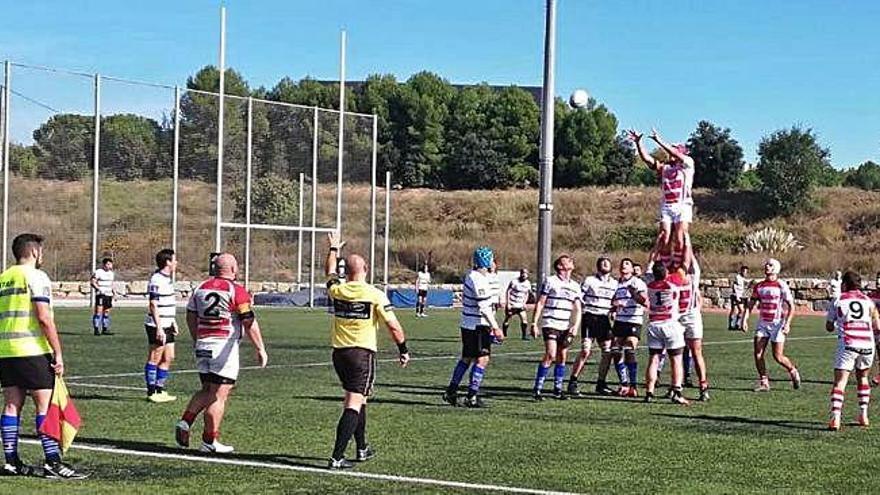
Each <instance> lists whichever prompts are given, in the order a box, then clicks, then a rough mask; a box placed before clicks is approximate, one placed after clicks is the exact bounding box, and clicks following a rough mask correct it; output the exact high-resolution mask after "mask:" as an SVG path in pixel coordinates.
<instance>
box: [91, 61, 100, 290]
mask: <svg viewBox="0 0 880 495" xmlns="http://www.w3.org/2000/svg"><path fill="white" fill-rule="evenodd" d="M100 164H101V75H100V74H95V147H94V156H92V176H93V177H92V273H94V272H95V269H96V268H98V199H99V198H98V178H99V174H98V169H99V166H100ZM93 292H94V291H93Z"/></svg>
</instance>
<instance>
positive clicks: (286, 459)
mask: <svg viewBox="0 0 880 495" xmlns="http://www.w3.org/2000/svg"><path fill="white" fill-rule="evenodd" d="M196 440H197V439H196ZM77 442H81V443H83V444H89V445H97V446H101V447H109V448H117V449H128V450H137V451H141V452H155V453H159V454H185V455H192V456H198V457H218V458H223V459H239V460H244V461H256V462H269V463H275V464H283V465H288V466H303V467H318V468H323V467H327V458H326V457H312V456H299V455H294V454H246V453H238V452H236V453H233V454H223V455H217V454H207V453H202V452H199V451H197V450H192V449H181V448H178V447H170V446H168V445H165V444H161V443H155V442H142V441H135V440H114V439H107V438H91V437H77Z"/></svg>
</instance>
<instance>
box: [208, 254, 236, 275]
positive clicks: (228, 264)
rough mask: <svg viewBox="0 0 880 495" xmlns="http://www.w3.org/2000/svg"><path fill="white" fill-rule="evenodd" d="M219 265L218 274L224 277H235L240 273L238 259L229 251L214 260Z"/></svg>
mask: <svg viewBox="0 0 880 495" xmlns="http://www.w3.org/2000/svg"><path fill="white" fill-rule="evenodd" d="M214 263H215V264H216V266H217V276H219V277H222V278H229V279H235V275H236V274H238V261H236V260H235V256H233V255H231V254H229V253H223V254H221V255H220V256H218V257H217V259H216V260H215V261H214Z"/></svg>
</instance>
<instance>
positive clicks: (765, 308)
mask: <svg viewBox="0 0 880 495" xmlns="http://www.w3.org/2000/svg"><path fill="white" fill-rule="evenodd" d="M781 269H782V265H781V264H780V263H779V261H778V260H775V259H773V258H770V259H768V260H767V261H765V262H764V277H765V278H764V280H762V281H761V282H758V283H757V284H755V286H754V287H753V288H752V297H751V298H750V299H749V304H748V306H746V312H745V314H744V315H743V330H744V331H748V328H749V315H750V314H751V312H752V311H753V310H754V309H755V307H757V309H758V323H757V325H755V368H756V369H757V371H758V384H757V386H756V387H755V392H768V391H769V390H770V377H769V376H768V374H767V365H766V363H765V361H764V353H765V352H766V350H767V344H768V343H770V345H771V347H772V349H773V359H775V360H776V362H777V363H779V364H780V365H781V366H782V367H783V368H785V369H786V370H787V371H788V374H789V377H790V378H791V384H792V386H793V387H794V388H795V389H798V388H800V386H801V375H800V373H799V372H798V370H797V367H796V366H795V364H794V363H793V362H792V361H791V359H789V358H788V356H786V355H785V339H786V337H787V336H788V334H789V332H790V331H791V320H792V319H793V318H794V296H792V294H791V289H789V288H788V284H786V283H785V281H783V280H780V279H779V272H780V270H781Z"/></svg>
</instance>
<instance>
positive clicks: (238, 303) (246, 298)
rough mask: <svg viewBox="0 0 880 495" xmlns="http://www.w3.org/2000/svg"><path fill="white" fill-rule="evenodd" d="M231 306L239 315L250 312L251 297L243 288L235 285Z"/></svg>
mask: <svg viewBox="0 0 880 495" xmlns="http://www.w3.org/2000/svg"><path fill="white" fill-rule="evenodd" d="M232 305H233V306H234V307H235V309H236V311H238V312H239V313H246V312H248V311H250V310H251V295H250V293H248V291H247V289H245V288H244V286H241V285H238V284H235V300H233V301H232Z"/></svg>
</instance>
